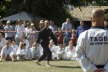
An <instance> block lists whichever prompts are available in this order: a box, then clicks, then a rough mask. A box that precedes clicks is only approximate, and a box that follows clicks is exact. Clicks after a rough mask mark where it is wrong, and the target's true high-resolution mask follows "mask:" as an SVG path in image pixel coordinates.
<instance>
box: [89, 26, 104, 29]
mask: <svg viewBox="0 0 108 72" xmlns="http://www.w3.org/2000/svg"><path fill="white" fill-rule="evenodd" d="M91 29H104V27H102V26H93V27H91Z"/></svg>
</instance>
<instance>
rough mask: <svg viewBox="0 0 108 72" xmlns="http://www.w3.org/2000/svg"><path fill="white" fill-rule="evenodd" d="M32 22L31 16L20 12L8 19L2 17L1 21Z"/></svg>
mask: <svg viewBox="0 0 108 72" xmlns="http://www.w3.org/2000/svg"><path fill="white" fill-rule="evenodd" d="M18 19H19V20H30V21H31V20H33V16H32V15H30V14H28V13H27V12H20V13H16V14H14V15H11V16H8V17H4V18H2V19H1V21H3V20H10V21H16V20H18Z"/></svg>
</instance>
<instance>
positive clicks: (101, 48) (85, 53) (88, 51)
mask: <svg viewBox="0 0 108 72" xmlns="http://www.w3.org/2000/svg"><path fill="white" fill-rule="evenodd" d="M76 56H77V57H78V58H79V62H80V64H81V67H82V69H83V71H84V72H94V71H95V70H96V69H97V67H96V65H104V69H106V72H108V31H107V30H104V29H102V28H100V27H92V28H91V29H89V30H87V31H84V32H82V33H81V34H80V36H79V38H78V41H77V46H76Z"/></svg>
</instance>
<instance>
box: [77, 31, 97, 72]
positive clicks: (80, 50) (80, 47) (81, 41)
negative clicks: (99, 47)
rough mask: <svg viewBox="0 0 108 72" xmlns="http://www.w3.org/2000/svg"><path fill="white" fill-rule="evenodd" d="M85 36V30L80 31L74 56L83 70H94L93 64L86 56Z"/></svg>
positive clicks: (88, 71)
mask: <svg viewBox="0 0 108 72" xmlns="http://www.w3.org/2000/svg"><path fill="white" fill-rule="evenodd" d="M85 41H86V37H85V32H83V33H81V34H80V36H79V38H78V41H77V46H76V57H77V58H78V61H79V63H80V65H81V67H82V69H83V71H84V72H94V71H95V70H96V67H95V65H94V64H93V63H92V62H91V61H90V60H89V59H88V58H87V57H86V52H85V49H86V46H85V45H86V42H85Z"/></svg>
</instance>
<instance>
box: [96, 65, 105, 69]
mask: <svg viewBox="0 0 108 72" xmlns="http://www.w3.org/2000/svg"><path fill="white" fill-rule="evenodd" d="M104 66H105V65H96V67H97V68H98V69H100V68H104Z"/></svg>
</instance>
